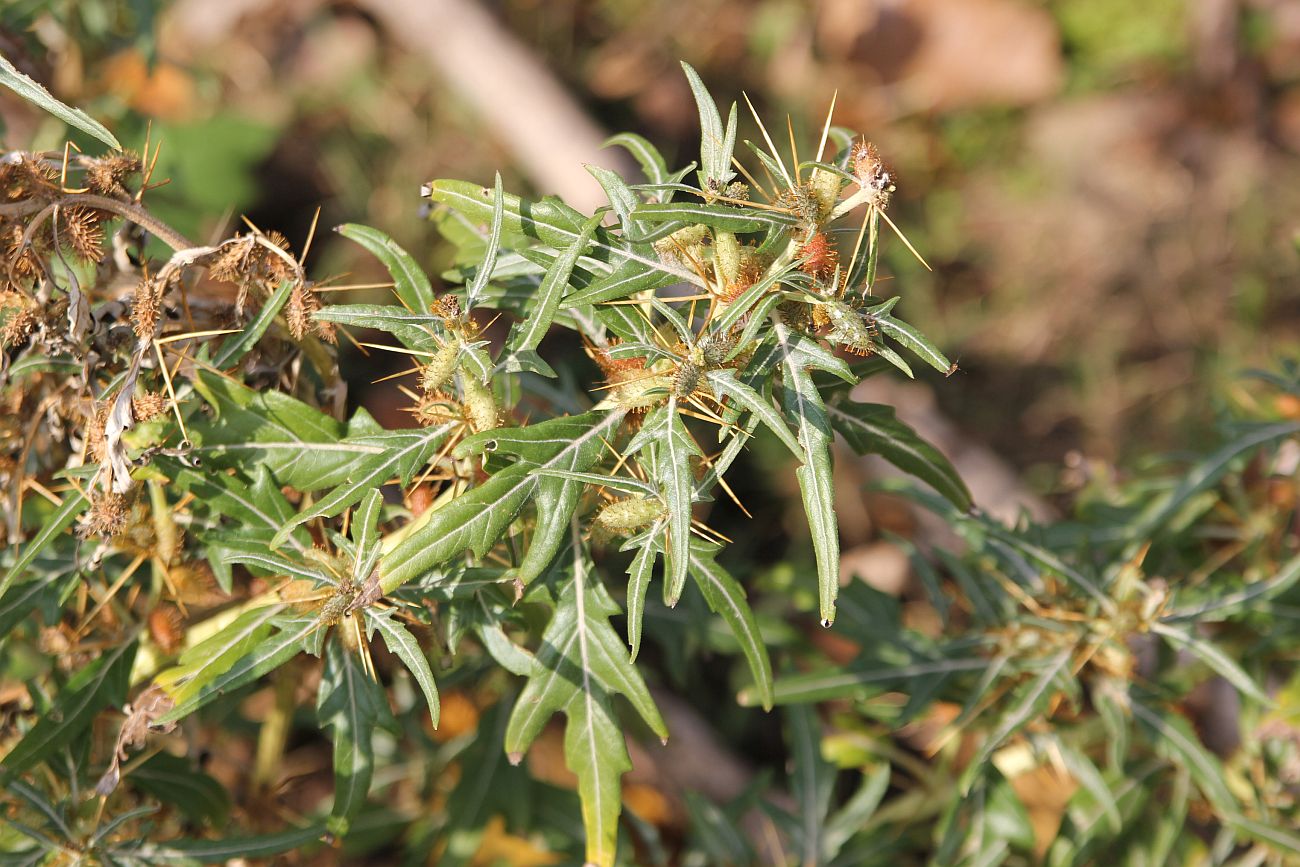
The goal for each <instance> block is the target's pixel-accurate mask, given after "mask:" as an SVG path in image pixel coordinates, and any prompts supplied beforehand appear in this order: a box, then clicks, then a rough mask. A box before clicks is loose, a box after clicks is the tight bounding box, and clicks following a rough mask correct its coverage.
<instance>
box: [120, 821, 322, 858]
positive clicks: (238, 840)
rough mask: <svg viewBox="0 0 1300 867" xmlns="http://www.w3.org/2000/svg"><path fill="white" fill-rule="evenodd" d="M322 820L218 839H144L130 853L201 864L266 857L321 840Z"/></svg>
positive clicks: (143, 856) (144, 856)
mask: <svg viewBox="0 0 1300 867" xmlns="http://www.w3.org/2000/svg"><path fill="white" fill-rule="evenodd" d="M324 836H325V825H324V823H317V824H313V825H307V826H304V827H302V828H294V829H292V830H289V831H277V832H275V833H274V834H257V835H255V836H251V837H223V838H221V839H219V840H174V841H172V842H169V843H144V844H142V845H141V846H139V847H138V848H136V849H134V850H133V853H134V854H136V855H138V856H140V857H142V858H146V859H147V860H148V861H149V863H160V864H167V863H170V862H176V863H186V862H191V863H192V862H194V861H199V862H201V863H204V864H217V863H222V864H224V863H226V862H228V861H231V860H232V859H245V858H252V859H256V858H270V857H271V856H272V855H279V854H280V853H282V852H288V851H290V850H292V849H302V848H303V847H306V846H309V845H311V844H313V843H319V842H321V839H322V838H323V837H324Z"/></svg>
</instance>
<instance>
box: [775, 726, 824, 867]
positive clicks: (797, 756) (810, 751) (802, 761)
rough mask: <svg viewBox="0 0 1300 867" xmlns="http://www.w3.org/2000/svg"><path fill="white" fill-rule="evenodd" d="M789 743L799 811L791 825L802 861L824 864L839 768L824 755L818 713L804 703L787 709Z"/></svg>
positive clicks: (791, 777)
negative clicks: (826, 832) (832, 801)
mask: <svg viewBox="0 0 1300 867" xmlns="http://www.w3.org/2000/svg"><path fill="white" fill-rule="evenodd" d="M785 718H786V742H787V743H788V744H789V748H790V756H791V764H792V765H793V767H792V769H791V772H790V793H791V795H793V796H794V801H795V805H796V809H797V810H798V813H797V814H796V818H797V819H798V824H797V825H795V826H794V827H792V828H791V830H792V831H793V832H794V844H795V846H796V847H797V848H798V850H799V862H800V863H801V864H823V863H825V861H824V860H823V857H822V854H823V853H822V835H823V834H824V833H825V823H826V818H827V816H828V815H829V813H830V807H831V795H832V794H834V789H835V769H834V768H833V767H832V766H831V764H830V762H828V761H826V760H825V759H824V758H822V753H821V731H820V730H819V727H818V724H817V717H816V714H815V713H814V712H813V710H812V709H811V708H808V707H806V706H804V705H795V706H794V707H790V708H787V709H786V711H785Z"/></svg>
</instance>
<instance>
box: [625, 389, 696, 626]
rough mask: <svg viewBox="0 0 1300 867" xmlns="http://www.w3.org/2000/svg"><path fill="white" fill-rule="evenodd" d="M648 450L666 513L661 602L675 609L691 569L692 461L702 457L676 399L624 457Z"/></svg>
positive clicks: (639, 434) (652, 419) (643, 427)
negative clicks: (664, 564) (679, 412)
mask: <svg viewBox="0 0 1300 867" xmlns="http://www.w3.org/2000/svg"><path fill="white" fill-rule="evenodd" d="M650 446H653V449H654V478H655V481H657V482H658V483H659V486H660V496H661V497H662V498H663V501H664V505H665V506H666V507H667V509H668V519H667V521H666V530H667V544H665V546H664V553H665V560H666V563H667V568H666V575H665V581H664V584H665V586H664V594H665V595H664V599H665V601H666V602H667V603H668V604H669V605H676V604H677V600H678V599H680V598H681V595H682V588H683V587H685V585H686V574H687V571H688V568H689V565H690V562H689V561H690V555H689V549H690V538H691V501H692V494H693V493H694V491H693V489H694V483H695V477H694V475H693V473H692V471H691V457H693V456H694V457H702V454H703V453H702V452H701V451H700V448H699V446H698V445H696V443H695V438H694V437H692V436H691V434H690V431H688V430H686V426H685V425H684V424H682V420H681V418H680V417H679V415H678V412H677V396H676V395H670V396H669V398H668V403H667V405H665V406H661V407H659V408H657V409H655V410H654V411H653V412H651V413H650V415H649V416H647V417H646V420H645V422H644V423H643V424H642V425H641V430H639V431H638V432H637V435H636V436H635V437H633V439H632V442H630V443H628V446H627V453H628V454H636V453H637V452H639V451H641V450H643V449H645V448H647V447H650Z"/></svg>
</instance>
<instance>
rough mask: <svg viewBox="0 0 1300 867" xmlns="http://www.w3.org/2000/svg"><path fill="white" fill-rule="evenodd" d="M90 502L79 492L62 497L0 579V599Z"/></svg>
mask: <svg viewBox="0 0 1300 867" xmlns="http://www.w3.org/2000/svg"><path fill="white" fill-rule="evenodd" d="M89 505H90V501H89V500H87V499H86V496H85V494H83V493H82V492H81V491H80V490H73V491H69V492H68V493H67V494H65V495H64V497H63V502H62V503H60V504H59V507H58V508H57V509H55V510H54V513H53V514H52V515H50V516H49V517H47V518H46V519H45V521H44V522H43V523H42V524H41V529H40V530H39V531H37V533H36V535H35V536H33V537H32V540H31V541H30V542H28V543H27V545H26V546H25V547H24V548H23V549H22V553H20V554H19V555H18V558H17V559H16V560H14V563H13V565H12V566H10V567H9V570H8V571H7V572H5V575H4V578H0V598H3V597H4V595H5V593H6V592H8V590H9V587H10V585H12V584H13V583H14V582H15V581H17V580H18V578H19V577H20V576H21V575H22V574H23V573H24V572H25V571H26V570H27V567H28V566H30V565H32V563H33V562H34V561H35V560H36V558H37V556H39V555H40V553H41V552H42V551H44V550H45V549H46V548H47V547H48V546H49V544H50V543H51V542H53V541H54V540H55V539H57V538H58V537H59V536H60V535H62V533H63V531H64V530H66V529H68V527H70V526H72V522H73V521H75V520H77V516H78V515H80V514H81V513H82V512H84V511H85V510H86V507H87V506H89Z"/></svg>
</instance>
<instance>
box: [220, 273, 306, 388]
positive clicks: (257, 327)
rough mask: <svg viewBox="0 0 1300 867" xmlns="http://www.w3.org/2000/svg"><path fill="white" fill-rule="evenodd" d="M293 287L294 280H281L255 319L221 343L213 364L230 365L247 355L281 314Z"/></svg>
mask: <svg viewBox="0 0 1300 867" xmlns="http://www.w3.org/2000/svg"><path fill="white" fill-rule="evenodd" d="M293 287H294V283H293V281H292V280H285V281H283V282H281V283H280V286H279V288H278V289H276V290H275V294H273V295H272V296H271V297H270V298H268V299H266V303H264V304H263V305H262V309H261V310H259V311H257V316H256V317H255V318H254V319H253V321H252V322H250V323H248V325H247V326H246V327H245V328H244V330H243V331H241V332H239V333H238V334H234V335H232V336H231V337H230V338H229V339H227V340H226V342H224V343H222V344H221V348H220V349H219V350H217V354H216V357H214V358H213V359H212V366H213V367H228V366H230V365H232V364H234V363H235V362H237V361H239V360H240V359H241V358H243V357H244V356H245V355H247V354H248V352H249V350H251V349H252V348H253V347H254V346H256V345H257V341H259V340H261V339H262V335H264V334H266V330H267V329H268V328H270V327H271V323H272V322H274V321H275V317H276V316H278V315H280V311H281V310H282V309H284V305H285V302H287V301H288V300H289V296H290V295H292V294H293Z"/></svg>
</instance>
